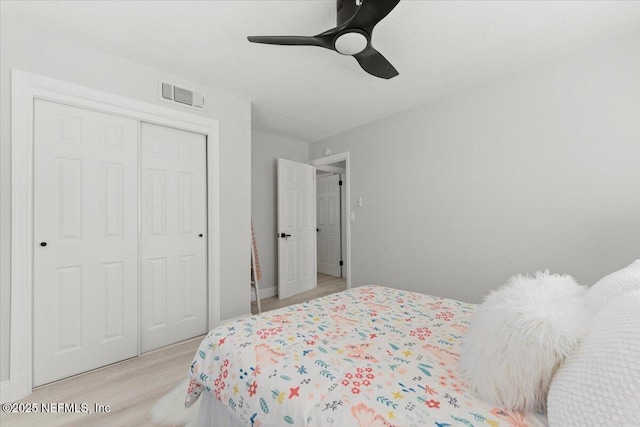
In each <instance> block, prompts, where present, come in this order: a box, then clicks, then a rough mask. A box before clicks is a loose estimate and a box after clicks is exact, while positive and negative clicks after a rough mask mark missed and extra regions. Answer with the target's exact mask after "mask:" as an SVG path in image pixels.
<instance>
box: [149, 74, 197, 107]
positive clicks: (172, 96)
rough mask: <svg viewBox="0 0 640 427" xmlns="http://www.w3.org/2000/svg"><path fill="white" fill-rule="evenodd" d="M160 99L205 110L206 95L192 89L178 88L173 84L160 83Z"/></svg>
mask: <svg viewBox="0 0 640 427" xmlns="http://www.w3.org/2000/svg"><path fill="white" fill-rule="evenodd" d="M159 83H160V87H159V95H160V96H159V99H160V100H162V101H166V102H171V103H174V104H176V103H177V104H180V105H183V106H187V107H191V108H195V109H196V110H201V111H203V110H204V93H201V92H196V91H194V90H192V89H189V88H186V87H182V86H177V85H174V84H173V83H169V82H163V81H160V82H159Z"/></svg>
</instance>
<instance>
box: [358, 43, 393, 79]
mask: <svg viewBox="0 0 640 427" xmlns="http://www.w3.org/2000/svg"><path fill="white" fill-rule="evenodd" d="M353 57H354V58H356V60H357V61H358V63H359V64H360V66H361V67H362V69H363V70H365V71H366V72H367V73H369V74H371V75H372V76H376V77H380V78H382V79H390V78H392V77H395V76H397V75H398V71H397V70H396V69H395V68H394V67H393V65H391V63H390V62H389V61H387V59H386V58H385V57H384V56H382V54H381V53H380V52H378V51H377V50H375V49H374V48H373V46H369V47H368V48H366V49H365V50H363V51H362V52H360V53H356V54H355V55H353Z"/></svg>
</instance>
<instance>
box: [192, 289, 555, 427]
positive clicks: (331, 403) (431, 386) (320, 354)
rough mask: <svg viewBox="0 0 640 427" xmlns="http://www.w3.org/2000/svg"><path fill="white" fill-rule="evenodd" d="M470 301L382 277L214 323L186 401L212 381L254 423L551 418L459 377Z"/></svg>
mask: <svg viewBox="0 0 640 427" xmlns="http://www.w3.org/2000/svg"><path fill="white" fill-rule="evenodd" d="M473 310H474V305H473V304H467V303H463V302H459V301H454V300H450V299H445V298H437V297H432V296H428V295H422V294H418V293H413V292H407V291H400V290H396V289H390V288H385V287H381V286H366V287H359V288H354V289H351V290H347V291H345V292H341V293H339V294H334V295H329V296H326V297H323V298H319V299H316V300H312V301H309V302H307V303H304V304H298V305H294V306H290V307H286V308H283V309H280V310H275V311H270V312H268V313H264V314H263V315H261V316H253V317H247V318H244V319H240V320H237V321H235V322H231V323H228V324H225V325H223V326H220V327H218V328H216V329H214V330H212V331H211V332H210V333H209V334H208V335H207V336H206V338H205V339H204V340H203V341H202V343H201V344H200V348H199V350H198V352H197V353H196V355H195V358H194V360H193V363H192V364H191V370H190V372H191V378H192V379H191V382H190V384H189V390H188V392H187V398H186V405H187V406H190V405H191V404H193V402H195V401H196V400H197V399H198V397H199V396H200V394H201V393H202V392H203V391H204V390H207V391H209V392H211V393H213V394H214V395H215V396H216V397H217V398H218V400H220V401H221V402H222V403H223V404H224V405H225V406H226V407H227V408H228V410H229V411H231V412H234V413H235V414H236V415H237V416H238V417H239V418H240V419H242V420H244V421H245V422H246V424H247V426H255V427H259V426H262V427H265V426H287V425H293V426H309V427H320V426H344V427H347V426H348V427H352V426H358V427H383V426H386V427H392V426H406V427H414V426H433V427H447V426H468V427H470V426H476V427H477V426H491V427H502V426H510V427H525V426H529V427H535V426H545V425H546V420H545V417H544V416H541V415H538V414H534V413H529V414H522V413H517V412H515V413H514V412H511V411H507V410H504V409H501V408H496V407H493V406H491V405H489V404H486V403H484V402H482V401H480V400H478V399H477V398H475V397H474V396H473V395H472V394H471V392H470V391H469V390H467V389H466V387H465V385H464V384H463V383H462V382H461V381H460V379H458V374H457V365H458V351H459V350H458V349H459V345H460V340H461V338H462V336H463V335H464V333H465V330H466V328H467V325H468V324H469V320H470V318H471V315H472V313H473Z"/></svg>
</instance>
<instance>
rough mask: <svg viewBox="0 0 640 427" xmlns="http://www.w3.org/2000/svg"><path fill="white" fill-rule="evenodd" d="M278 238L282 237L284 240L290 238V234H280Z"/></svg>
mask: <svg viewBox="0 0 640 427" xmlns="http://www.w3.org/2000/svg"><path fill="white" fill-rule="evenodd" d="M280 237H283V238H285V239H287V238H289V237H291V234H285V233H280Z"/></svg>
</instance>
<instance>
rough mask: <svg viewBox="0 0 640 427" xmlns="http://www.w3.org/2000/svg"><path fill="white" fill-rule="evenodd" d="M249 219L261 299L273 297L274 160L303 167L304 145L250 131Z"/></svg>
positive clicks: (275, 244)
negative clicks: (257, 257) (259, 280)
mask: <svg viewBox="0 0 640 427" xmlns="http://www.w3.org/2000/svg"><path fill="white" fill-rule="evenodd" d="M251 135H252V136H251V218H252V221H253V228H254V230H255V233H256V243H257V245H258V254H259V256H260V267H261V269H262V282H261V283H259V285H260V291H261V294H260V296H261V297H267V296H274V295H277V287H278V241H277V239H276V233H277V232H278V230H277V226H278V217H277V203H276V201H277V183H276V180H277V168H276V162H277V160H276V159H277V158H278V157H282V158H284V159H288V160H294V161H296V162H304V163H306V162H307V160H308V158H309V153H308V150H309V146H308V144H307V143H306V142H304V141H300V140H296V139H290V138H285V137H281V136H276V135H271V134H268V133H264V132H259V131H256V130H254V131H253V132H252V133H251Z"/></svg>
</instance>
